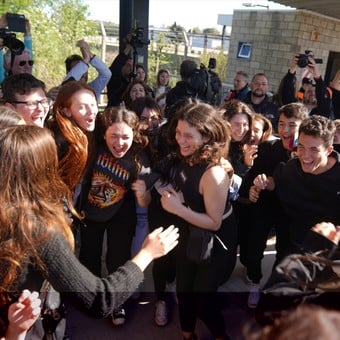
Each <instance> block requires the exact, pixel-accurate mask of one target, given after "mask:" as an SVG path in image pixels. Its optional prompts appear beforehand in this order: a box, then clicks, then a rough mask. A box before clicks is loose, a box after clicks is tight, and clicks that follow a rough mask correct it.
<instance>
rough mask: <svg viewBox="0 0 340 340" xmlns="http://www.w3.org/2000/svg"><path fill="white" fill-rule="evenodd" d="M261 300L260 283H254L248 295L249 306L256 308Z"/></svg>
mask: <svg viewBox="0 0 340 340" xmlns="http://www.w3.org/2000/svg"><path fill="white" fill-rule="evenodd" d="M259 301H260V285H259V284H258V283H252V284H251V285H250V290H249V295H248V307H249V308H256V306H257V304H258V303H259Z"/></svg>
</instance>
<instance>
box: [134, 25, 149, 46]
mask: <svg viewBox="0 0 340 340" xmlns="http://www.w3.org/2000/svg"><path fill="white" fill-rule="evenodd" d="M143 37H144V28H143V27H136V28H135V29H134V30H133V31H132V32H131V41H130V44H131V45H132V47H134V48H137V47H143V46H146V45H149V44H150V40H148V39H144V38H143Z"/></svg>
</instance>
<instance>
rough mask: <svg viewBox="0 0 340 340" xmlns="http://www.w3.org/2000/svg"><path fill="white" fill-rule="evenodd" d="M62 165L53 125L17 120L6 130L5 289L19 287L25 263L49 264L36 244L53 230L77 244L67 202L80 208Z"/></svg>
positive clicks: (0, 191)
mask: <svg viewBox="0 0 340 340" xmlns="http://www.w3.org/2000/svg"><path fill="white" fill-rule="evenodd" d="M57 167H58V157H57V149H56V144H55V141H54V138H53V137H52V135H51V132H50V131H49V130H47V129H43V128H40V127H37V126H26V125H18V126H11V127H8V128H6V129H3V130H2V131H1V134H0V172H1V176H0V202H1V209H0V268H1V272H0V278H1V279H0V292H3V291H9V290H10V289H11V288H15V287H14V286H15V285H14V283H15V280H16V278H17V276H18V275H20V273H21V266H22V264H23V263H32V264H33V265H34V266H35V268H38V269H40V270H41V271H44V270H45V268H44V265H43V263H42V261H41V259H40V255H39V253H38V251H37V249H38V245H39V243H40V242H41V241H42V240H44V239H45V238H47V237H48V236H49V235H50V234H51V233H53V232H56V231H58V232H60V233H61V234H63V235H64V236H65V238H66V239H67V240H68V242H69V243H70V245H71V247H73V244H74V239H73V233H72V231H71V228H70V225H69V220H68V218H67V217H66V215H65V211H64V205H63V203H62V202H64V203H65V204H67V205H68V207H70V208H71V211H72V212H75V211H74V209H73V208H72V200H71V192H70V191H69V189H68V188H67V186H66V185H65V183H64V182H63V181H62V179H61V178H60V176H59V175H58V169H57ZM13 285H14V286H13Z"/></svg>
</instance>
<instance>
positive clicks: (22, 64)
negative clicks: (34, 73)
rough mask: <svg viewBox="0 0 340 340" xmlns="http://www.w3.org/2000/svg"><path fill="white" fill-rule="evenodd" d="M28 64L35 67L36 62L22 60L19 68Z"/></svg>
mask: <svg viewBox="0 0 340 340" xmlns="http://www.w3.org/2000/svg"><path fill="white" fill-rule="evenodd" d="M26 64H28V65H30V66H33V64H34V60H21V61H19V66H25V65H26Z"/></svg>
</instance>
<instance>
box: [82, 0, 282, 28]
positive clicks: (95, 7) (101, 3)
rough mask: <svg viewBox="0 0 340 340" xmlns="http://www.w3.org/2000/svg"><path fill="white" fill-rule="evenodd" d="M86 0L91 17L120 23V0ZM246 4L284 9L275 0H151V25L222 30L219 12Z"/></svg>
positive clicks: (240, 7) (227, 12) (227, 11)
mask: <svg viewBox="0 0 340 340" xmlns="http://www.w3.org/2000/svg"><path fill="white" fill-rule="evenodd" d="M84 2H85V3H86V4H88V5H89V12H90V18H91V19H95V20H103V21H111V22H114V23H118V22H119V0H84ZM243 3H252V4H258V5H262V6H266V5H269V9H278V8H284V6H281V5H278V4H276V3H274V2H273V1H261V0H259V1H249V0H244V1H243V0H239V1H234V0H150V12H149V24H150V25H153V26H155V27H162V26H164V27H167V26H170V25H172V24H173V23H174V22H175V21H176V23H177V24H179V25H181V26H183V27H185V28H186V29H190V28H193V27H199V28H201V29H203V28H208V27H216V28H217V29H221V26H220V25H218V24H217V17H218V14H232V13H233V10H234V9H249V8H246V7H244V6H242V4H243ZM253 9H261V8H260V7H256V8H255V7H254V8H253ZM262 9H263V10H266V9H265V8H262Z"/></svg>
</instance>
